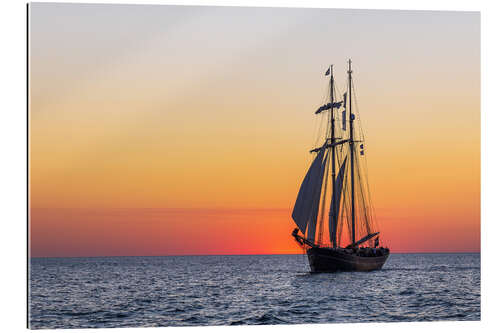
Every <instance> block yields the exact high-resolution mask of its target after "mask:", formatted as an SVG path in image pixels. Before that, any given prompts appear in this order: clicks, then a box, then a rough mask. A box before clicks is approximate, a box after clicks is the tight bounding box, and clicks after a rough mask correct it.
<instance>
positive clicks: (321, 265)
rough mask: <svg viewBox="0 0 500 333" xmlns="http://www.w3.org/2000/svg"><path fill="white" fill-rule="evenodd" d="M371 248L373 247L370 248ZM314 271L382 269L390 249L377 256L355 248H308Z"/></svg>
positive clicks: (312, 270) (310, 264)
mask: <svg viewBox="0 0 500 333" xmlns="http://www.w3.org/2000/svg"><path fill="white" fill-rule="evenodd" d="M368 250H371V249H368ZM307 257H308V259H309V266H310V267H311V272H312V273H320V272H337V271H373V270H377V269H381V268H382V266H383V265H384V264H385V261H386V260H387V258H388V257H389V251H387V253H384V254H380V255H377V256H371V257H370V256H362V254H361V253H359V252H358V253H355V252H354V251H353V250H346V249H341V248H339V249H333V248H324V247H311V248H309V249H308V250H307Z"/></svg>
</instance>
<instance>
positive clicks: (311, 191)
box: [292, 146, 325, 234]
mask: <svg viewBox="0 0 500 333" xmlns="http://www.w3.org/2000/svg"><path fill="white" fill-rule="evenodd" d="M324 155H325V146H323V147H322V148H321V149H320V151H319V152H318V154H317V155H316V158H315V159H314V161H313V162H312V164H311V167H310V168H309V170H308V171H307V174H306V176H305V178H304V180H303V181H302V185H300V190H299V194H298V195H297V200H296V201H295V206H294V207H293V212H292V218H293V220H294V221H295V224H297V227H299V229H300V231H302V233H303V234H305V233H306V227H307V223H308V221H309V218H310V217H311V213H312V210H313V201H314V200H313V199H314V198H313V197H314V195H315V194H316V187H317V184H318V178H320V179H321V180H320V183H321V181H322V178H323V177H322V175H320V173H321V169H322V166H323V157H324Z"/></svg>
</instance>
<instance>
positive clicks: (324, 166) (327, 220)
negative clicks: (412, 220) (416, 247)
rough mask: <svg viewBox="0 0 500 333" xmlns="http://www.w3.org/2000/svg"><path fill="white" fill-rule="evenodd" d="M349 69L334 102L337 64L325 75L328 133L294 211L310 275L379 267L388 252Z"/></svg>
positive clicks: (324, 113) (323, 113) (322, 110)
mask: <svg viewBox="0 0 500 333" xmlns="http://www.w3.org/2000/svg"><path fill="white" fill-rule="evenodd" d="M351 65H352V62H351V60H350V59H349V61H348V71H347V75H348V76H347V77H348V79H347V84H346V86H347V88H346V92H345V93H344V94H343V95H342V96H343V98H342V99H341V100H337V98H336V90H337V89H336V84H335V83H336V80H334V75H333V66H332V65H331V66H330V67H329V68H328V70H327V71H326V73H325V76H329V79H330V80H329V87H328V94H327V96H325V99H326V100H324V104H323V103H322V104H323V105H322V106H320V107H319V108H318V109H317V111H316V112H315V114H317V115H319V116H320V117H322V120H323V122H322V123H326V124H325V125H324V126H321V127H324V129H325V132H326V135H324V136H321V137H320V138H319V140H321V141H320V142H319V143H320V144H319V147H316V148H313V149H312V150H311V151H310V153H312V154H315V156H314V158H313V161H312V163H311V165H310V167H309V170H308V171H307V174H306V176H305V177H304V180H303V182H302V185H301V186H300V190H299V193H298V195H297V200H296V202H295V206H294V209H293V213H292V218H293V220H294V221H295V223H296V225H297V228H295V229H294V230H293V232H292V236H293V237H294V238H295V240H296V241H297V242H298V243H299V245H300V246H301V247H302V248H304V250H305V251H306V252H307V257H308V260H309V265H310V267H311V272H335V271H371V270H376V269H380V268H382V266H383V265H384V263H385V261H386V260H387V258H388V257H389V252H390V251H389V249H388V248H386V247H383V246H381V245H382V244H381V241H380V231H379V230H378V226H377V223H376V219H375V214H374V209H373V205H372V203H371V199H370V190H369V186H368V174H367V172H366V171H367V170H366V169H367V168H366V155H365V140H364V134H363V131H362V128H361V122H360V121H359V119H358V118H359V114H358V113H357V112H356V111H357V108H356V109H354V108H353V99H354V101H355V97H356V96H355V93H354V87H353V79H352V69H351ZM355 104H356V103H355ZM347 122H348V124H347ZM317 141H318V140H317ZM328 205H329V209H328V214H326V208H328ZM325 233H326V237H325Z"/></svg>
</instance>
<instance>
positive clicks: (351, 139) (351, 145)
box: [347, 59, 356, 244]
mask: <svg viewBox="0 0 500 333" xmlns="http://www.w3.org/2000/svg"><path fill="white" fill-rule="evenodd" d="M347 74H349V148H350V153H351V224H352V229H351V232H352V244H354V243H355V242H356V225H355V223H354V221H355V219H356V207H355V206H354V133H353V121H354V115H353V113H352V99H351V97H352V70H351V59H349V70H348V71H347Z"/></svg>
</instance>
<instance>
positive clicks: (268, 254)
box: [29, 251, 481, 259]
mask: <svg viewBox="0 0 500 333" xmlns="http://www.w3.org/2000/svg"><path fill="white" fill-rule="evenodd" d="M476 253H477V254H481V251H441V252H391V254H476ZM281 255H305V254H304V253H241V254H235V253H232V254H165V255H109V256H106V255H103V256H67V257H66V256H29V258H30V259H60V258H68V259H69V258H121V257H123V258H128V257H209V256H212V257H215V256H281Z"/></svg>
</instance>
